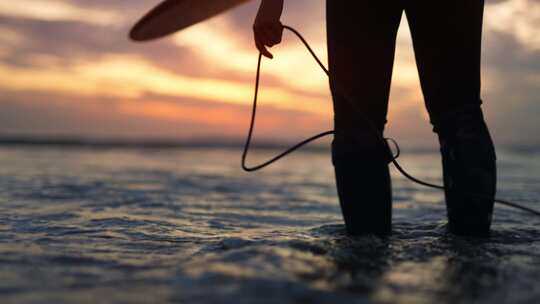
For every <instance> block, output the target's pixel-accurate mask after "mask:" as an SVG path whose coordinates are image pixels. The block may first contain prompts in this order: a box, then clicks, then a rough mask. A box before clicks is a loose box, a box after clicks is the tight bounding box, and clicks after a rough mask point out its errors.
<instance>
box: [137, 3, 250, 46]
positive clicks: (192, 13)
mask: <svg viewBox="0 0 540 304" xmlns="http://www.w3.org/2000/svg"><path fill="white" fill-rule="evenodd" d="M248 1H250V0H166V1H163V2H161V3H160V4H159V5H158V6H156V7H155V8H153V9H152V10H151V11H150V12H148V13H147V14H146V15H144V16H143V17H142V19H141V20H140V21H138V22H137V23H136V24H135V26H134V27H133V29H132V30H131V31H130V33H129V37H130V38H131V39H132V40H134V41H148V40H153V39H158V38H161V37H164V36H167V35H169V34H172V33H175V32H177V31H180V30H182V29H185V28H187V27H189V26H191V25H194V24H196V23H199V22H201V21H204V20H207V19H209V18H211V17H214V16H216V15H219V14H221V13H222V12H225V11H227V10H229V9H231V8H233V7H236V6H238V5H240V4H243V3H246V2H248Z"/></svg>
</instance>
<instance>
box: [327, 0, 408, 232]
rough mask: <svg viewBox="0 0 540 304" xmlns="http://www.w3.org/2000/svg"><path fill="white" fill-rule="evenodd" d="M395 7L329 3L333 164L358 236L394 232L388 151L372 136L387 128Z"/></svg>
mask: <svg viewBox="0 0 540 304" xmlns="http://www.w3.org/2000/svg"><path fill="white" fill-rule="evenodd" d="M395 3H396V2H395V1H380V0H361V1H330V0H329V1H327V35H328V56H329V60H328V61H329V68H330V73H331V76H330V87H331V90H332V95H333V100H334V125H335V131H336V134H335V137H334V140H333V142H332V161H333V165H334V168H335V174H336V186H337V190H338V196H339V201H340V206H341V210H342V213H343V217H344V220H345V225H346V228H347V231H348V233H350V234H354V235H358V234H366V233H374V234H382V235H385V234H389V233H390V232H391V218H392V193H391V183H390V174H389V170H388V163H389V151H388V147H387V146H386V145H384V146H383V145H382V144H381V141H380V140H379V139H378V138H377V136H376V134H374V131H375V130H376V132H377V133H379V135H382V133H383V130H384V125H385V123H386V114H387V108H388V95H389V90H390V81H391V78H392V67H393V61H394V50H395V41H396V33H397V29H398V26H399V22H400V19H401V14H402V9H401V8H400V7H399V6H398V5H397V4H395ZM337 86H341V87H342V88H343V89H345V90H346V91H347V94H348V95H349V96H350V97H352V98H353V99H354V102H355V106H351V104H350V103H348V102H347V101H346V100H345V99H344V98H343V97H342V96H341V95H340V90H339V89H337V88H336V87H337ZM359 110H360V111H362V113H363V116H365V117H367V118H369V119H370V120H371V121H372V124H373V127H370V125H369V124H368V123H367V122H366V121H365V119H363V118H362V115H360V114H359V113H358V111H359ZM374 129H375V130H374Z"/></svg>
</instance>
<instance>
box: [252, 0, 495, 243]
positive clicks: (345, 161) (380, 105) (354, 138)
mask: <svg viewBox="0 0 540 304" xmlns="http://www.w3.org/2000/svg"><path fill="white" fill-rule="evenodd" d="M283 4H284V3H283V0H262V1H261V5H260V8H259V11H258V13H257V17H256V19H255V22H254V25H253V30H254V38H255V44H256V47H257V49H258V50H259V51H260V52H261V53H262V54H263V55H264V56H266V57H268V58H272V57H273V56H272V54H271V53H270V51H269V50H268V47H272V46H274V45H276V44H279V43H280V42H281V38H282V33H283V26H282V24H281V22H280V18H281V14H282V11H283ZM483 11H484V1H483V0H454V1H449V2H445V3H444V5H443V4H441V3H440V2H438V1H429V0H417V1H392V0H358V1H326V19H327V25H326V26H327V43H328V62H329V70H330V74H331V76H330V89H331V91H332V97H333V105H334V129H335V135H334V139H333V141H332V163H333V165H334V171H335V178H336V186H337V190H338V197H339V202H340V206H341V210H342V213H343V218H344V221H345V226H346V229H347V232H348V233H349V234H352V235H361V234H377V235H388V234H390V233H391V230H392V229H391V227H392V226H391V219H392V190H391V180H390V174H389V166H388V165H389V162H390V161H391V152H390V151H389V148H388V146H383V145H382V144H381V143H380V141H379V140H378V139H377V136H375V135H374V134H373V131H372V130H370V129H369V128H368V127H367V125H366V122H365V121H364V120H362V119H360V118H359V116H358V110H360V111H362V112H363V113H364V115H365V116H367V117H368V118H369V119H370V120H371V121H372V122H373V123H374V124H375V126H376V128H377V132H379V133H380V135H381V136H382V134H383V131H384V127H385V124H386V122H387V121H386V116H387V110H388V99H389V91H390V82H391V78H392V69H393V62H394V52H395V45H396V34H397V30H398V27H399V24H400V21H401V17H402V14H403V12H405V14H406V16H407V20H408V22H409V26H410V31H411V36H412V40H413V46H414V51H415V57H416V62H417V67H418V73H419V76H420V81H421V88H422V92H423V95H424V101H425V105H426V108H427V111H428V113H429V117H430V122H431V124H432V125H433V131H434V132H435V133H436V134H437V136H438V139H439V143H440V151H441V156H442V167H443V180H444V185H445V200H446V207H447V215H448V228H449V231H450V232H452V233H454V234H458V235H471V236H487V235H489V231H490V226H491V218H492V212H493V204H494V198H495V191H496V156H495V149H494V146H493V142H492V139H491V136H490V134H489V131H488V128H487V126H486V123H485V120H484V116H483V113H482V109H481V104H482V100H481V97H480V67H481V66H480V63H481V40H482V23H483ZM337 84H340V86H341V87H343V88H344V89H345V90H346V91H347V93H348V94H349V95H350V96H352V97H353V99H354V100H355V102H356V104H355V107H353V106H352V105H350V104H349V103H348V102H347V101H346V100H345V99H344V98H343V97H342V96H340V95H339V93H338V92H337V90H336V85H337ZM470 193H475V194H477V196H474V195H470ZM480 196H481V197H480Z"/></svg>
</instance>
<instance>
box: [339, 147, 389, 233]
mask: <svg viewBox="0 0 540 304" xmlns="http://www.w3.org/2000/svg"><path fill="white" fill-rule="evenodd" d="M333 163H334V171H335V176H336V186H337V191H338V196H339V202H340V206H341V212H342V214H343V219H344V220H345V227H346V229H347V233H348V234H350V235H355V236H356V235H366V234H374V235H378V236H387V235H389V234H390V233H391V232H392V186H391V180H390V172H389V168H388V163H389V160H388V157H386V158H384V157H381V155H380V154H379V155H372V156H369V155H359V156H358V157H356V158H354V159H335V160H334V162H333Z"/></svg>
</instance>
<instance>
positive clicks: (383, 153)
mask: <svg viewBox="0 0 540 304" xmlns="http://www.w3.org/2000/svg"><path fill="white" fill-rule="evenodd" d="M391 160H392V152H391V149H390V147H389V146H388V144H387V143H386V141H385V140H384V139H383V138H382V133H381V134H375V133H374V132H371V133H370V132H354V133H351V132H339V131H336V134H335V135H334V140H333V141H332V163H333V164H334V165H336V164H338V163H351V162H352V161H354V162H355V163H356V162H373V161H380V162H385V163H389V162H390V161H391Z"/></svg>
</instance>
